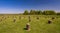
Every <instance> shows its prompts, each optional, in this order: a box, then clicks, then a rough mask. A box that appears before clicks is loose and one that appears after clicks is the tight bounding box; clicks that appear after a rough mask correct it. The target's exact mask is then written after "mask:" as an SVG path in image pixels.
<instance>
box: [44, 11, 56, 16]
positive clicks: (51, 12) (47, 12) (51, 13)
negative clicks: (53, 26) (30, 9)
mask: <svg viewBox="0 0 60 33" xmlns="http://www.w3.org/2000/svg"><path fill="white" fill-rule="evenodd" d="M43 14H44V15H56V12H55V11H53V10H45V11H43Z"/></svg>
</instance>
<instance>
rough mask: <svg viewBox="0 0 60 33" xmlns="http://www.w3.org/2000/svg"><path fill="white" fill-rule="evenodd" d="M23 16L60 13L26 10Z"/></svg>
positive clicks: (59, 13) (56, 13)
mask: <svg viewBox="0 0 60 33" xmlns="http://www.w3.org/2000/svg"><path fill="white" fill-rule="evenodd" d="M23 15H60V12H55V11H54V10H44V11H42V10H30V11H28V10H25V11H24V13H23Z"/></svg>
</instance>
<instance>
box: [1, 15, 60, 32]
mask: <svg viewBox="0 0 60 33" xmlns="http://www.w3.org/2000/svg"><path fill="white" fill-rule="evenodd" d="M4 16H5V17H6V18H7V19H4V18H3V21H1V22H0V33H60V16H59V15H58V16H56V15H48V16H46V15H40V16H39V15H30V16H31V22H29V21H28V16H29V15H14V16H16V22H13V15H4ZM8 16H10V17H9V18H8ZM19 16H21V19H19ZM37 16H38V17H39V20H37V19H36V17H37ZM1 17H2V16H0V19H1ZM24 17H25V18H24ZM51 17H56V18H55V19H54V20H53V21H52V23H51V24H48V23H47V21H48V20H51ZM28 22H29V23H30V29H31V30H30V31H26V30H24V28H25V26H26V23H28Z"/></svg>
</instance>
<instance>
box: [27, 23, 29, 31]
mask: <svg viewBox="0 0 60 33" xmlns="http://www.w3.org/2000/svg"><path fill="white" fill-rule="evenodd" d="M26 29H27V30H28V31H29V30H30V24H29V23H27V24H26Z"/></svg>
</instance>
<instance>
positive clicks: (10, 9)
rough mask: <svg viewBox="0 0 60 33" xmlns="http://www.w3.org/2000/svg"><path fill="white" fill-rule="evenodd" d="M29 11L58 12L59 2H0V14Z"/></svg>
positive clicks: (10, 0)
mask: <svg viewBox="0 0 60 33" xmlns="http://www.w3.org/2000/svg"><path fill="white" fill-rule="evenodd" d="M31 9H33V10H55V11H56V12H60V0H0V13H22V12H24V10H31Z"/></svg>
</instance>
